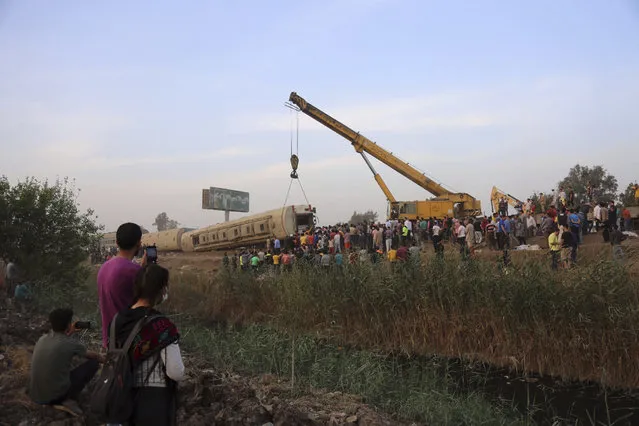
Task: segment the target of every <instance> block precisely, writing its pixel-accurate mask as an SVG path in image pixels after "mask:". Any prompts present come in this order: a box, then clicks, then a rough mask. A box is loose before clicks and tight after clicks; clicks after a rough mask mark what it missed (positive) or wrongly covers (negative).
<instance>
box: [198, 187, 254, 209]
mask: <svg viewBox="0 0 639 426" xmlns="http://www.w3.org/2000/svg"><path fill="white" fill-rule="evenodd" d="M202 208H203V209H206V210H222V211H231V212H241V213H248V211H249V193H248V192H242V191H235V190H232V189H226V188H216V187H211V188H209V189H203V190H202Z"/></svg>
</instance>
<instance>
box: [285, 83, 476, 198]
mask: <svg viewBox="0 0 639 426" xmlns="http://www.w3.org/2000/svg"><path fill="white" fill-rule="evenodd" d="M289 100H290V101H291V102H292V103H293V104H295V105H297V106H298V107H299V109H300V110H301V111H302V112H303V113H304V114H306V115H308V116H309V117H311V118H312V119H314V120H316V121H318V122H319V123H321V124H323V125H324V126H326V127H328V128H329V129H331V130H332V131H334V132H335V133H337V134H339V135H341V136H342V137H344V138H345V139H347V140H348V141H350V143H351V144H352V145H353V148H355V151H357V152H359V153H363V152H365V153H367V154H370V155H371V156H373V157H374V158H376V159H377V160H379V161H381V162H382V163H384V164H386V165H387V166H389V167H390V168H391V169H393V170H395V171H396V172H398V173H399V174H401V175H403V176H405V177H406V178H408V179H410V180H411V181H413V182H414V183H416V184H417V185H419V186H421V187H422V188H424V189H425V190H426V191H428V192H430V193H431V194H433V195H435V196H436V197H439V196H442V195H447V194H449V191H447V190H446V188H444V187H443V186H441V185H440V184H438V183H437V182H435V181H433V180H432V179H429V178H428V177H427V176H426V175H424V173H422V172H420V171H419V170H417V169H415V168H414V167H412V166H411V165H410V164H408V163H406V162H404V161H402V160H400V159H399V158H397V157H395V156H394V155H393V154H392V153H391V152H389V151H387V150H385V149H384V148H382V147H380V146H379V145H377V144H376V143H375V142H373V141H371V140H370V139H368V138H367V137H365V136H363V135H361V134H359V133H358V132H356V131H355V130H353V129H351V128H350V127H348V126H346V125H345V124H343V123H341V122H339V121H338V120H336V119H334V118H333V117H331V116H330V115H328V114H326V113H325V112H323V111H322V110H320V109H319V108H317V107H315V106H313V105H311V104H310V103H308V102H306V100H305V99H304V98H302V97H301V96H299V95H298V94H297V93H295V92H292V93H291V96H290V97H289ZM367 164H369V167H370V163H369V162H368V161H367ZM373 173H374V175H375V176H376V177H375V180H376V181H377V183H378V184H380V180H378V178H377V176H379V175H377V173H375V171H374V170H373ZM379 179H381V177H380V178H379ZM382 182H383V181H382ZM381 186H382V184H380V187H381ZM385 186H386V185H385V184H384V187H385ZM384 187H382V190H383V191H384V194H386V197H387V198H389V200H390V197H389V196H388V194H390V192H388V188H387V187H386V190H384ZM391 196H392V195H391ZM467 197H470V196H467Z"/></svg>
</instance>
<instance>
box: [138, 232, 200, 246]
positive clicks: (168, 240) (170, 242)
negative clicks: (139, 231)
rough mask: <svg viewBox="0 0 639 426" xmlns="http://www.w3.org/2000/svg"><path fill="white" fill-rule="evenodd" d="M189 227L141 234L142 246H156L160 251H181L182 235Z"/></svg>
mask: <svg viewBox="0 0 639 426" xmlns="http://www.w3.org/2000/svg"><path fill="white" fill-rule="evenodd" d="M188 231H189V229H185V228H176V229H169V230H168V231H160V232H150V233H148V234H144V235H142V245H143V246H153V245H154V246H156V247H157V248H158V250H160V251H182V235H184V233H185V232H188Z"/></svg>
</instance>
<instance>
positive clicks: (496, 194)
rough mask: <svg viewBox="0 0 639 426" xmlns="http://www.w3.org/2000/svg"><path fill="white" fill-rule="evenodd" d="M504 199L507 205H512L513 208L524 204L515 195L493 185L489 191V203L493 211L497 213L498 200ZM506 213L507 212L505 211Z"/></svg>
mask: <svg viewBox="0 0 639 426" xmlns="http://www.w3.org/2000/svg"><path fill="white" fill-rule="evenodd" d="M502 198H503V199H504V200H505V201H506V202H507V203H508V204H509V205H511V206H513V207H514V208H516V209H517V208H521V206H522V205H523V204H524V203H522V202H521V201H519V200H518V199H517V198H516V197H514V196H512V195H510V194H508V193H506V192H504V191H502V190H501V189H499V188H497V187H496V186H493V190H492V191H491V192H490V204H491V206H492V208H493V213H497V212H499V200H501V199H502ZM506 213H508V212H506Z"/></svg>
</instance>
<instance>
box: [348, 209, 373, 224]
mask: <svg viewBox="0 0 639 426" xmlns="http://www.w3.org/2000/svg"><path fill="white" fill-rule="evenodd" d="M377 216H378V215H377V212H374V211H372V210H367V211H365V212H364V213H359V212H358V211H354V212H353V216H351V221H350V222H349V223H351V224H353V223H354V224H357V223H364V222H366V223H374V222H377Z"/></svg>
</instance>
